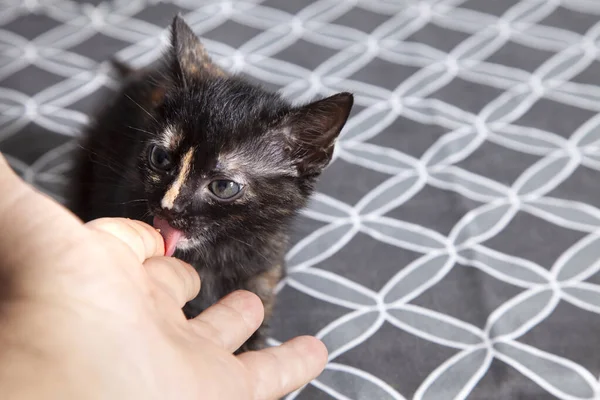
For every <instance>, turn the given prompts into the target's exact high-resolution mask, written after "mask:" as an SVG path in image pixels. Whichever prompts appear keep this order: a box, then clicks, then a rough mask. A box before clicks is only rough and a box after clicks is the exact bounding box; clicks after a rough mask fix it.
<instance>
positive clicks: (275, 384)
mask: <svg viewBox="0 0 600 400" xmlns="http://www.w3.org/2000/svg"><path fill="white" fill-rule="evenodd" d="M238 360H240V361H241V362H242V364H244V366H245V367H246V369H247V371H248V373H249V376H250V379H249V381H250V382H253V383H254V388H253V389H254V397H253V398H254V399H258V400H272V399H278V398H281V397H283V396H285V395H286V394H288V393H290V392H292V391H294V390H296V389H298V388H300V387H302V386H303V385H305V384H307V383H308V382H310V381H311V380H313V379H314V378H316V377H317V376H319V374H320V373H321V372H322V371H323V369H324V368H325V365H326V363H327V349H326V348H325V345H324V344H323V343H322V342H321V341H320V340H318V339H317V338H314V337H312V336H301V337H297V338H294V339H292V340H290V341H288V342H286V343H284V344H282V345H281V346H278V347H271V348H268V349H264V350H260V351H251V352H247V353H242V354H240V355H239V356H238Z"/></svg>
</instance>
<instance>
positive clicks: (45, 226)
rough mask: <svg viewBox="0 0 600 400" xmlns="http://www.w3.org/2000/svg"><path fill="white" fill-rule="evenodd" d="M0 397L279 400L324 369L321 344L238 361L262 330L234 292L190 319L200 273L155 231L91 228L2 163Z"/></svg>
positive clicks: (99, 224)
mask: <svg viewBox="0 0 600 400" xmlns="http://www.w3.org/2000/svg"><path fill="white" fill-rule="evenodd" d="M0 191H1V192H2V193H3V195H2V196H0V226H2V227H3V229H2V231H1V232H0V343H2V346H0V392H2V393H3V397H5V398H10V399H29V398H31V399H33V398H44V399H54V398H56V399H78V400H80V399H81V400H86V399H123V400H126V399H161V400H162V399H181V400H185V399H194V400H197V399H200V398H201V399H207V400H209V399H219V400H221V399H223V400H227V399H236V400H238V399H239V400H243V399H265V400H266V399H275V398H278V397H281V396H283V395H284V394H286V393H288V392H290V391H292V390H294V389H296V388H297V387H300V386H301V385H303V384H305V383H307V382H308V381H309V380H311V379H312V378H314V377H316V376H317V375H318V374H319V373H320V372H321V371H322V369H323V368H324V365H325V362H326V358H327V353H326V350H325V347H324V346H323V344H322V343H321V342H320V341H318V340H317V339H315V338H312V337H300V338H296V339H293V340H291V341H289V342H287V343H285V344H283V345H281V346H279V347H276V348H270V349H266V350H263V351H260V352H249V353H244V354H241V355H239V356H237V357H235V356H233V355H232V353H233V351H235V350H236V348H237V347H239V346H240V345H241V344H242V343H243V342H244V341H245V340H246V339H247V338H248V337H249V336H250V335H251V334H252V333H253V332H254V331H255V330H256V329H257V328H258V327H259V325H260V324H261V322H262V318H263V308H262V304H261V302H260V300H259V299H258V298H257V297H256V296H255V295H253V294H252V293H249V292H235V293H233V294H231V295H229V296H227V297H226V298H224V299H222V300H221V301H220V302H219V303H217V304H216V305H214V306H213V307H211V308H210V309H208V310H206V311H205V312H204V313H202V314H201V315H199V316H198V317H197V318H195V319H193V320H190V321H188V320H186V319H185V317H184V315H183V313H182V311H181V307H182V306H183V305H184V303H185V302H186V301H187V300H189V299H192V298H193V297H195V296H196V294H197V293H198V291H199V289H200V281H199V278H198V275H197V273H196V272H195V271H194V269H193V268H192V267H191V266H189V265H188V264H185V263H184V262H182V261H179V260H177V259H174V258H170V257H163V254H164V244H163V239H162V237H161V236H160V234H158V233H157V232H156V231H155V230H154V229H153V228H152V227H150V226H148V225H146V224H144V223H142V222H137V221H132V220H126V219H100V220H96V221H93V222H91V223H88V224H86V225H84V224H82V223H81V222H80V221H79V220H78V219H77V218H76V217H74V216H73V215H72V214H71V213H69V212H68V211H67V210H66V209H64V208H63V207H61V206H60V205H58V204H56V203H55V202H54V201H52V200H51V199H50V198H48V197H46V196H44V195H42V194H40V193H38V192H36V191H35V190H33V189H32V188H31V187H30V186H28V185H26V184H25V183H23V182H22V181H21V180H20V179H19V178H18V177H17V176H16V175H15V174H14V173H13V172H12V170H11V169H10V167H9V166H8V165H7V164H6V162H5V160H4V158H3V157H1V156H0Z"/></svg>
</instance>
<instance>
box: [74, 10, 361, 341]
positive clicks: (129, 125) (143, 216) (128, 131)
mask: <svg viewBox="0 0 600 400" xmlns="http://www.w3.org/2000/svg"><path fill="white" fill-rule="evenodd" d="M171 41H172V43H171V46H170V49H169V52H168V53H167V54H165V57H164V60H163V61H164V62H162V63H161V64H160V65H159V66H157V67H155V68H152V69H148V70H136V71H134V70H127V67H126V66H121V70H122V72H123V73H125V75H127V77H126V79H125V82H124V85H123V88H122V89H121V91H120V93H119V94H118V95H117V96H116V98H114V99H113V100H112V102H111V103H110V104H109V105H107V106H106V107H105V109H104V110H103V111H102V112H101V113H100V114H99V115H98V116H97V118H96V120H95V122H94V123H93V124H92V125H91V127H90V128H89V130H88V132H87V134H86V135H85V137H84V142H83V144H82V150H81V153H80V154H79V157H78V160H77V165H76V169H75V175H74V179H73V182H72V187H71V188H72V196H71V200H72V201H71V208H72V210H73V211H74V212H75V213H76V214H77V215H78V216H79V217H80V218H82V219H83V220H84V221H89V220H92V219H95V218H99V217H111V216H120V217H128V218H132V219H139V220H144V221H147V222H149V223H153V224H154V226H155V227H156V228H158V229H160V232H161V234H162V235H163V237H164V239H165V247H166V254H167V255H173V254H174V255H175V257H178V258H181V259H183V260H185V261H187V262H189V263H190V264H192V265H193V266H194V267H195V268H196V269H197V270H198V272H199V274H200V276H201V279H202V289H201V291H200V294H199V296H198V297H197V298H196V299H194V300H192V301H191V302H189V303H188V304H186V306H185V307H184V312H185V314H186V316H187V317H188V318H191V317H194V316H196V315H197V314H198V313H199V312H201V311H202V310H204V309H205V308H207V307H208V306H210V305H211V304H213V303H215V302H216V301H217V300H218V299H220V298H221V297H223V296H225V295H226V294H228V293H230V292H232V291H234V290H237V289H246V290H250V291H252V292H254V293H256V294H257V295H258V296H259V297H260V298H261V299H262V301H263V303H264V306H265V323H264V324H263V326H262V327H261V328H260V329H259V331H258V332H257V333H256V334H255V335H254V336H253V337H252V338H250V339H249V341H248V342H246V344H245V345H244V346H242V348H241V349H240V350H238V352H242V351H246V350H254V349H259V348H262V347H263V346H264V339H265V328H266V324H267V322H268V320H269V317H270V316H271V312H272V309H273V302H274V294H273V289H274V287H275V286H276V284H277V283H278V282H279V281H280V279H281V278H282V276H283V273H284V266H283V263H284V255H285V251H286V247H287V234H286V232H287V230H288V228H289V225H290V223H291V221H292V218H293V217H294V215H295V214H297V212H298V211H299V210H300V209H301V208H302V207H303V206H304V205H305V204H306V202H307V199H308V197H309V195H310V194H311V193H312V191H313V187H314V184H315V180H316V179H317V177H318V176H319V175H320V173H321V171H322V170H323V168H324V167H325V166H327V164H328V163H329V161H330V160H331V156H332V153H333V148H334V142H335V139H336V138H337V136H338V134H339V133H340V130H341V129H342V127H343V126H344V124H345V123H346V120H347V118H348V114H349V113H350V110H351V108H352V104H353V97H352V95H351V94H349V93H340V94H337V95H334V96H331V97H328V98H326V99H323V100H319V101H316V102H313V103H310V104H308V105H304V106H292V105H291V104H289V103H288V102H286V101H285V100H283V99H282V98H281V97H280V96H279V95H278V94H275V93H269V92H267V91H265V90H263V89H261V88H259V87H257V86H255V85H253V84H250V83H248V82H247V81H245V80H243V79H241V78H239V77H235V76H229V75H227V74H226V73H225V72H224V71H222V70H221V69H220V68H219V67H218V66H217V65H215V64H213V63H212V61H211V60H210V59H209V57H208V55H207V53H206V51H205V49H204V47H203V46H202V44H201V43H200V41H199V39H198V38H197V37H196V35H195V34H194V33H193V32H192V30H191V29H190V28H189V27H188V26H187V25H186V23H185V22H184V21H183V20H182V19H181V18H180V17H175V19H174V21H173V24H172V26H171Z"/></svg>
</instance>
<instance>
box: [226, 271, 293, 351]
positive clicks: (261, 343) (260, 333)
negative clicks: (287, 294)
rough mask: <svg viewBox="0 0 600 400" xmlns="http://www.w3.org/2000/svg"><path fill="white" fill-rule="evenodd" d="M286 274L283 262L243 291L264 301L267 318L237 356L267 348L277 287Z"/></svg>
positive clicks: (254, 280) (255, 278)
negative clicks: (251, 293)
mask: <svg viewBox="0 0 600 400" xmlns="http://www.w3.org/2000/svg"><path fill="white" fill-rule="evenodd" d="M283 274H284V268H283V262H281V263H278V264H276V265H274V266H273V267H271V268H270V269H269V270H267V271H265V272H263V273H261V274H259V275H257V276H255V277H252V278H250V279H249V280H248V282H246V285H245V287H244V288H243V289H245V290H249V291H251V292H253V293H255V294H256V295H257V296H258V297H259V298H260V299H261V301H262V303H263V306H264V308H265V318H264V320H263V323H262V325H261V326H260V328H258V330H257V331H256V332H255V333H254V334H253V335H252V336H251V337H250V339H248V340H247V341H246V343H244V344H243V345H242V347H240V348H239V349H238V350H237V351H236V354H240V353H243V352H246V351H253V350H260V349H263V348H265V347H266V340H267V337H268V329H269V320H270V319H271V316H272V315H273V308H274V306H275V286H277V284H278V283H279V281H281V279H282V278H283Z"/></svg>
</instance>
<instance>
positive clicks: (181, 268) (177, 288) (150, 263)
mask: <svg viewBox="0 0 600 400" xmlns="http://www.w3.org/2000/svg"><path fill="white" fill-rule="evenodd" d="M144 267H145V269H146V272H147V273H148V276H149V277H150V279H151V280H152V282H153V283H154V284H155V285H156V287H157V288H159V289H161V290H162V291H163V292H164V293H165V294H166V295H168V296H169V297H171V298H173V300H175V302H176V303H177V305H178V307H179V308H181V307H183V306H184V305H185V303H187V302H188V301H190V300H192V299H193V298H195V297H196V296H197V295H198V292H200V277H199V276H198V273H197V272H196V270H195V269H194V268H193V267H192V266H191V265H189V264H188V263H185V262H183V261H181V260H178V259H176V258H173V257H152V258H149V259H147V260H146V261H145V262H144Z"/></svg>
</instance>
